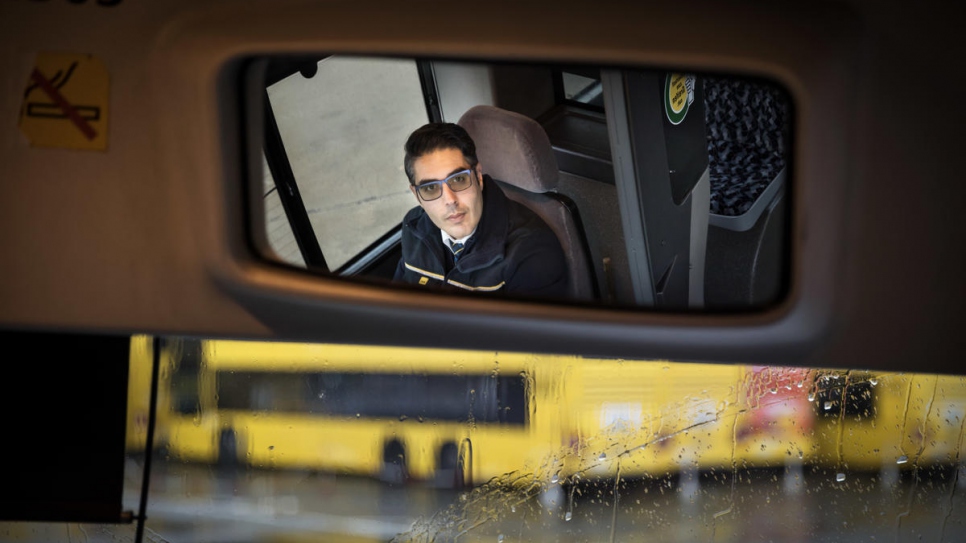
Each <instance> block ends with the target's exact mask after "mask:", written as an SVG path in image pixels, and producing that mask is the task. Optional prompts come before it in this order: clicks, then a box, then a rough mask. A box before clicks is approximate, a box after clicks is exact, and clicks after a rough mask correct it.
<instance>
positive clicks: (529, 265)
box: [395, 123, 568, 298]
mask: <svg viewBox="0 0 966 543" xmlns="http://www.w3.org/2000/svg"><path fill="white" fill-rule="evenodd" d="M405 151H406V157H405V160H404V166H405V169H406V175H407V176H408V177H409V185H410V186H409V189H410V190H411V191H412V193H413V195H414V196H415V197H416V201H417V202H418V203H419V206H418V207H414V208H413V209H411V210H410V211H409V212H408V213H407V214H406V217H405V218H404V219H403V223H402V258H401V259H400V261H399V265H398V267H397V268H396V274H395V279H396V280H397V281H403V282H406V283H414V284H417V285H426V286H438V287H446V288H453V289H464V290H470V291H476V292H497V293H505V294H519V295H524V296H541V297H556V298H563V297H564V296H565V295H566V293H567V284H568V283H567V282H568V278H567V266H566V263H565V261H564V254H563V250H562V249H561V247H560V242H559V241H558V240H557V236H556V235H555V234H554V233H553V231H552V230H551V229H550V227H548V226H547V225H546V223H544V222H543V220H542V219H540V217H538V216H537V215H536V214H535V213H533V212H532V211H530V210H529V209H527V208H526V207H524V206H523V205H521V204H518V203H517V202H514V201H512V200H510V199H508V198H507V197H506V195H504V193H503V191H502V190H500V187H499V186H498V185H497V184H496V183H495V182H494V180H493V179H491V178H490V177H489V176H485V175H483V168H482V166H481V165H480V163H479V160H478V159H477V156H476V145H475V144H474V143H473V140H472V139H471V138H470V136H469V134H467V133H466V130H464V129H463V128H462V127H461V126H459V125H456V124H453V123H430V124H427V125H424V126H423V127H421V128H419V129H417V130H416V131H415V132H413V133H412V134H411V135H410V136H409V140H408V141H407V142H406V146H405Z"/></svg>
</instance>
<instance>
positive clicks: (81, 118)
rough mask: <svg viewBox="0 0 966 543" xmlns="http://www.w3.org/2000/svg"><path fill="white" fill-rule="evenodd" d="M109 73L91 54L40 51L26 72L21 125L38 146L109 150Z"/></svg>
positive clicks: (22, 129) (23, 130)
mask: <svg viewBox="0 0 966 543" xmlns="http://www.w3.org/2000/svg"><path fill="white" fill-rule="evenodd" d="M107 104H108V73H107V68H106V67H105V66H104V64H102V63H101V61H100V60H98V59H96V58H94V57H93V56H91V55H77V54H70V53H40V54H38V55H37V61H36V63H35V64H34V67H33V68H32V69H31V72H30V75H29V76H28V77H27V86H26V89H25V90H24V93H23V104H21V107H20V130H21V131H22V132H23V133H24V134H25V135H26V136H27V139H29V140H30V144H31V145H33V146H36V147H60V148H66V149H84V150H91V151H103V150H105V149H107V120H108V111H107Z"/></svg>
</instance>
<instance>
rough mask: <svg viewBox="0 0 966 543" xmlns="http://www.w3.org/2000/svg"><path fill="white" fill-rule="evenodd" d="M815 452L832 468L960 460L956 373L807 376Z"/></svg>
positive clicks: (965, 412) (960, 396)
mask: <svg viewBox="0 0 966 543" xmlns="http://www.w3.org/2000/svg"><path fill="white" fill-rule="evenodd" d="M815 385H816V386H815V398H814V400H815V402H814V403H815V410H816V413H817V414H818V418H817V421H816V433H817V435H816V438H817V439H816V442H817V443H818V444H819V451H818V452H819V458H821V459H822V460H823V461H824V463H825V464H826V465H827V466H830V467H836V468H838V469H839V470H840V471H845V470H846V469H848V470H860V471H882V472H883V473H884V474H885V475H887V477H886V480H890V479H891V478H890V477H888V475H889V474H891V475H893V476H894V475H896V474H897V473H898V472H903V471H909V470H913V469H916V468H919V467H928V466H946V467H955V466H957V465H959V464H961V461H962V459H961V458H960V451H962V448H963V444H964V435H963V430H964V423H966V380H964V379H963V378H962V377H961V376H954V375H935V374H918V373H884V372H870V371H844V370H823V371H817V372H816V379H815Z"/></svg>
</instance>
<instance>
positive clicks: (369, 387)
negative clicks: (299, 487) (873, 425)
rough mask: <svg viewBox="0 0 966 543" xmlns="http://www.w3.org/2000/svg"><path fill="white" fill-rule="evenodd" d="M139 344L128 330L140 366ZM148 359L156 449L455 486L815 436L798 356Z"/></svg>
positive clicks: (200, 351)
mask: <svg viewBox="0 0 966 543" xmlns="http://www.w3.org/2000/svg"><path fill="white" fill-rule="evenodd" d="M150 341H151V340H150V338H148V337H146V336H139V337H135V338H133V339H132V368H134V367H135V366H140V369H138V370H136V371H137V374H138V375H149V371H148V370H147V369H146V368H148V367H149V366H150V353H151V349H150ZM160 361H161V367H160V383H159V399H158V402H159V404H158V414H157V426H156V428H157V431H156V437H155V445H156V446H157V447H158V448H160V449H161V450H163V451H164V452H165V454H166V455H167V456H169V457H170V458H172V459H175V460H181V461H196V462H205V463H219V464H222V465H227V466H230V465H233V464H244V465H248V466H252V467H256V468H271V469H275V468H277V469H289V468H292V469H311V470H319V471H327V472H339V473H350V474H356V475H366V476H373V477H379V478H381V479H383V480H385V481H388V482H403V481H424V482H428V483H430V484H435V485H440V486H455V487H461V486H463V485H467V484H478V483H481V482H484V481H488V480H490V479H493V478H495V477H500V476H507V475H508V476H509V477H510V478H511V479H512V478H514V477H518V476H520V475H523V474H526V477H525V480H526V481H528V482H529V481H533V480H537V481H544V482H548V481H558V480H561V481H562V480H565V479H567V478H568V477H576V478H577V479H580V478H584V479H592V478H596V477H611V476H613V475H614V474H615V473H616V472H617V471H618V470H620V472H621V473H622V474H623V475H624V476H627V477H639V476H644V475H653V476H660V475H661V474H666V473H674V472H676V471H678V470H679V469H685V470H708V469H714V468H738V467H758V466H781V465H785V464H789V463H799V462H801V461H802V458H803V455H804V454H809V455H810V454H811V452H812V451H813V450H814V448H815V444H814V440H813V437H812V434H811V432H810V430H811V424H812V419H813V418H814V413H813V411H812V410H811V409H810V408H809V404H808V402H807V400H806V399H805V397H806V393H807V391H808V389H807V388H806V387H805V386H804V384H805V382H806V379H807V376H808V373H807V372H806V371H805V370H802V369H797V368H766V367H753V366H736V365H723V364H680V363H670V362H666V361H624V360H606V359H593V360H589V359H583V358H580V357H573V356H557V355H552V356H551V355H535V354H520V353H495V352H482V351H464V350H444V349H406V348H387V347H372V346H349V345H331V344H301V343H281V342H252V341H228V340H178V341H170V342H166V343H164V344H163V347H162V351H161V356H160ZM134 372H135V370H133V369H132V374H133V373H134ZM132 383H137V384H135V385H132V386H140V387H141V388H146V386H147V381H146V380H145V379H132ZM292 391H301V393H300V394H293V393H292ZM145 395H146V394H145ZM142 396H144V395H142ZM134 411H135V410H134V409H132V413H134ZM139 413H141V414H139V415H132V422H131V425H132V427H135V429H136V430H137V431H138V432H140V434H139V435H140V436H141V437H140V438H139V439H140V442H141V443H143V439H144V438H143V433H144V431H143V428H144V424H142V423H135V422H134V420H135V419H136V420H139V421H143V420H145V418H146V414H145V413H146V406H142V407H141V409H140V411H139Z"/></svg>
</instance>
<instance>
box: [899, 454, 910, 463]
mask: <svg viewBox="0 0 966 543" xmlns="http://www.w3.org/2000/svg"><path fill="white" fill-rule="evenodd" d="M908 461H909V457H908V456H906V455H902V456H900V457H899V458H898V459H897V460H896V464H905V463H906V462H908Z"/></svg>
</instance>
